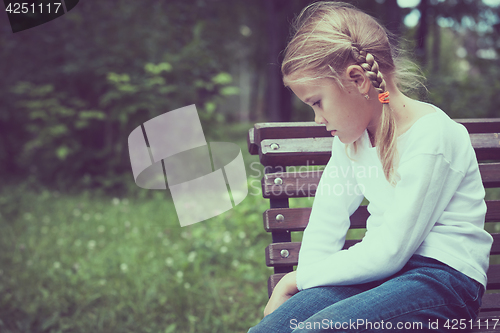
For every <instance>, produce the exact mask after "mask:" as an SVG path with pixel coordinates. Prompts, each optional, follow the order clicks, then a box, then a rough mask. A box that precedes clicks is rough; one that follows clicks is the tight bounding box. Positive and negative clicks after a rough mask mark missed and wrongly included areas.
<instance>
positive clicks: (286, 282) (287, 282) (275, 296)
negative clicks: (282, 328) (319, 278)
mask: <svg viewBox="0 0 500 333" xmlns="http://www.w3.org/2000/svg"><path fill="white" fill-rule="evenodd" d="M296 275H297V271H293V272H290V273H288V274H287V275H285V276H283V278H282V279H281V280H280V281H279V282H278V284H277V285H276V287H274V290H273V293H272V295H271V298H270V299H269V301H268V302H267V305H266V308H265V309H264V317H265V316H267V315H268V314H270V313H272V312H273V311H274V310H276V309H277V308H279V307H280V305H281V304H283V303H285V301H286V300H288V299H289V298H290V297H292V296H293V295H295V294H296V293H298V292H299V290H298V289H297V280H296Z"/></svg>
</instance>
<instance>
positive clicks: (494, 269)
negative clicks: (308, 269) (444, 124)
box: [248, 119, 500, 312]
mask: <svg viewBox="0 0 500 333" xmlns="http://www.w3.org/2000/svg"><path fill="white" fill-rule="evenodd" d="M455 121H457V122H459V123H461V124H463V125H464V126H465V127H466V128H467V130H468V131H469V133H470V137H471V141H472V145H473V147H474V149H475V152H476V156H477V159H478V161H479V168H480V172H481V176H482V180H483V184H484V187H485V188H495V187H500V119H456V120H455ZM332 140H333V137H331V135H330V133H329V132H327V131H326V130H325V126H324V125H317V124H315V123H314V122H294V123H289V122H287V123H258V124H255V126H254V128H252V129H250V130H249V133H248V149H249V151H250V153H251V154H254V155H256V154H258V155H259V157H260V162H261V163H262V165H263V166H264V172H265V176H264V178H263V179H262V195H263V197H264V198H268V199H269V201H270V209H268V210H266V211H265V212H264V229H265V230H266V231H268V232H270V233H271V235H272V243H271V244H270V245H269V246H268V247H267V248H266V264H267V266H269V267H274V274H273V275H272V276H271V277H270V278H269V280H268V293H269V295H271V293H272V290H273V288H274V286H275V285H276V283H277V282H278V281H279V280H280V279H281V278H282V277H283V275H285V274H286V273H287V272H290V271H292V270H293V266H295V265H297V261H298V254H299V250H300V243H298V242H292V241H291V232H294V231H303V230H304V229H305V227H306V226H307V223H308V220H309V214H310V212H311V208H310V207H304V208H289V200H288V199H289V198H298V197H310V196H314V195H315V192H316V188H317V185H318V182H319V179H320V177H321V173H322V172H321V171H320V170H312V171H311V170H310V171H307V170H306V169H307V168H306V167H303V166H322V165H326V163H327V162H328V160H329V158H330V155H331V147H332ZM301 166H302V167H301ZM291 167H294V168H291ZM291 169H293V170H291ZM486 204H487V207H488V210H487V214H486V223H487V224H486V227H485V229H486V230H488V231H490V232H491V231H494V230H495V229H497V228H496V226H497V225H495V224H494V223H495V222H500V200H488V201H487V202H486ZM368 216H369V214H368V211H367V209H366V206H360V207H359V209H358V210H357V211H356V212H355V213H354V214H353V215H352V216H351V226H350V228H351V229H359V228H365V227H366V219H367V218H368ZM498 226H500V224H499V225H498ZM491 234H492V236H493V238H494V242H493V247H492V249H491V259H490V268H489V270H488V286H487V289H488V290H500V264H497V263H500V260H498V258H496V257H495V255H500V233H494V232H491ZM359 241H360V240H347V241H346V244H345V246H344V248H348V247H350V246H351V245H353V244H355V243H356V242H359ZM481 311H482V312H484V311H500V293H498V294H490V293H489V292H488V293H487V294H485V296H484V297H483V305H482V309H481Z"/></svg>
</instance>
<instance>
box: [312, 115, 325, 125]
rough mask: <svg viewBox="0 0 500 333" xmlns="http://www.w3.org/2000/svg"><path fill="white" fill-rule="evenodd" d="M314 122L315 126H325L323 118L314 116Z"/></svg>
mask: <svg viewBox="0 0 500 333" xmlns="http://www.w3.org/2000/svg"><path fill="white" fill-rule="evenodd" d="M314 122H315V123H316V124H319V125H324V124H326V119H325V118H323V117H322V116H320V115H317V114H316V115H315V116H314Z"/></svg>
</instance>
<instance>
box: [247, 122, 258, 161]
mask: <svg viewBox="0 0 500 333" xmlns="http://www.w3.org/2000/svg"><path fill="white" fill-rule="evenodd" d="M254 133H255V130H254V129H253V128H250V129H249V130H248V135H247V147H248V152H249V153H250V155H257V154H259V145H258V144H256V143H255V135H254Z"/></svg>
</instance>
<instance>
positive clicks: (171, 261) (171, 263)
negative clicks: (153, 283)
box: [165, 257, 174, 267]
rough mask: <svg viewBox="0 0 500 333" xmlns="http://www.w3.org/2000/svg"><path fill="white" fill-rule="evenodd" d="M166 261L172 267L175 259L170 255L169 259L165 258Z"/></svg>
mask: <svg viewBox="0 0 500 333" xmlns="http://www.w3.org/2000/svg"><path fill="white" fill-rule="evenodd" d="M165 263H166V264H167V266H169V267H172V265H173V264H174V259H172V258H170V257H168V258H167V259H165Z"/></svg>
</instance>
